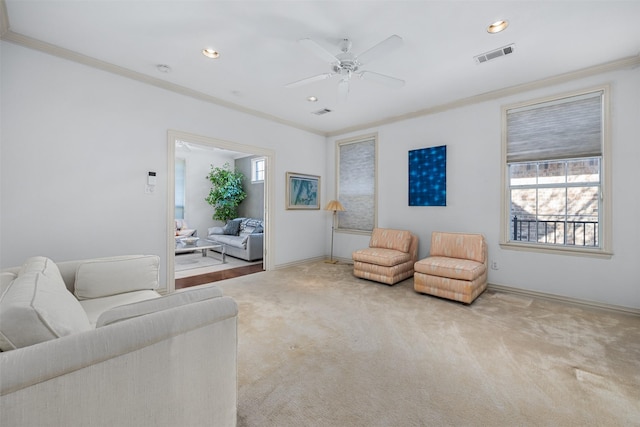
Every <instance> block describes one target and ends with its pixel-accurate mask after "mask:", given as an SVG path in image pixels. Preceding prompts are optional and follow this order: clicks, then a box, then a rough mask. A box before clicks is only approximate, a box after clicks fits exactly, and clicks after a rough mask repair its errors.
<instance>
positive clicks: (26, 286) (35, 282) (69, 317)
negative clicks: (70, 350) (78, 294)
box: [0, 271, 91, 351]
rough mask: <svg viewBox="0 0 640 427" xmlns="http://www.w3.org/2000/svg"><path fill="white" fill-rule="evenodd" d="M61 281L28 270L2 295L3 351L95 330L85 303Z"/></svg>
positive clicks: (0, 326)
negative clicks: (81, 303)
mask: <svg viewBox="0 0 640 427" xmlns="http://www.w3.org/2000/svg"><path fill="white" fill-rule="evenodd" d="M61 280H62V279H60V281H57V280H56V279H55V278H51V277H48V276H46V275H45V274H43V273H42V272H34V271H27V272H25V273H24V274H20V275H18V276H17V277H16V278H15V279H14V280H13V281H12V282H11V283H10V284H9V285H8V286H7V288H6V289H5V291H4V292H3V293H2V295H0V350H2V351H7V350H13V349H16V348H21V347H26V346H29V345H33V344H37V343H40V342H43V341H48V340H51V339H54V338H59V337H62V336H66V335H70V334H73V333H77V332H82V331H86V330H89V329H91V324H90V323H89V319H88V318H87V315H86V313H85V312H84V310H83V309H82V306H80V303H79V302H78V300H76V299H75V298H74V296H73V294H71V292H69V291H68V290H67V288H66V287H65V285H64V283H63V282H62V283H61Z"/></svg>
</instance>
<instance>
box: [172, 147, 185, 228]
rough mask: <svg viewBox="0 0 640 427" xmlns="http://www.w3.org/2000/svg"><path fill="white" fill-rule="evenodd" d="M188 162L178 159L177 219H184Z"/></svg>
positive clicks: (176, 181)
mask: <svg viewBox="0 0 640 427" xmlns="http://www.w3.org/2000/svg"><path fill="white" fill-rule="evenodd" d="M186 170H187V162H186V161H185V159H176V179H175V183H176V192H175V199H176V200H175V214H174V215H175V218H176V219H184V199H185V195H184V194H185V175H186Z"/></svg>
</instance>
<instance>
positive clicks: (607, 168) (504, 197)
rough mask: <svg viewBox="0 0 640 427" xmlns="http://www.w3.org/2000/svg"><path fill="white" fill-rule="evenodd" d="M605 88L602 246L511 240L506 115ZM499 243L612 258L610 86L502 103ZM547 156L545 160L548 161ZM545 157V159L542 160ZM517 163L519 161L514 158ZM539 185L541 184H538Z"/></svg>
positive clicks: (513, 247)
mask: <svg viewBox="0 0 640 427" xmlns="http://www.w3.org/2000/svg"><path fill="white" fill-rule="evenodd" d="M594 92H602V158H601V162H600V173H601V175H600V211H599V217H598V221H599V223H600V224H599V227H598V229H599V234H600V235H599V243H600V245H599V247H583V246H572V245H554V244H548V243H539V242H526V241H516V240H511V235H512V234H511V224H512V220H511V194H510V190H511V186H510V177H509V163H508V162H507V142H508V141H507V134H508V133H507V131H508V129H507V115H508V112H509V111H510V110H513V109H518V108H523V107H529V106H533V105H536V104H543V103H548V102H553V101H558V100H561V99H564V98H570V97H575V96H581V95H587V94H590V93H594ZM501 120H502V144H501V189H502V190H501V198H500V199H501V208H500V247H501V248H503V249H511V250H521V251H529V252H542V253H553V254H564V255H575V256H592V257H600V258H610V257H611V255H612V254H613V253H612V249H611V248H612V215H611V209H612V207H611V189H612V186H611V138H610V123H611V118H610V87H609V85H604V86H598V87H593V88H588V89H583V90H578V91H572V92H567V93H562V94H557V95H551V96H547V97H544V98H538V99H533V100H529V101H525V102H521V103H516V104H509V105H503V106H502V115H501ZM548 160H549V159H547V160H546V161H548ZM539 161H545V160H542V159H541V160H539ZM513 163H518V162H513ZM539 188H540V187H539Z"/></svg>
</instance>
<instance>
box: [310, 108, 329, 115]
mask: <svg viewBox="0 0 640 427" xmlns="http://www.w3.org/2000/svg"><path fill="white" fill-rule="evenodd" d="M330 112H331V110H329V109H328V108H323V109H322V110H318V111H314V112H313V114H315V115H316V116H321V115H323V114H327V113H330Z"/></svg>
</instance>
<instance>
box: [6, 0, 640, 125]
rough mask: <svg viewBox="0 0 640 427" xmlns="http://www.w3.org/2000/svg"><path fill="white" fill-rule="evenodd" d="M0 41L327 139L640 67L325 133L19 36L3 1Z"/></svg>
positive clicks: (553, 80)
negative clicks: (10, 21)
mask: <svg viewBox="0 0 640 427" xmlns="http://www.w3.org/2000/svg"><path fill="white" fill-rule="evenodd" d="M0 39H1V40H5V41H8V42H11V43H14V44H17V45H20V46H24V47H27V48H30V49H34V50H38V51H41V52H44V53H47V54H50V55H53V56H57V57H59V58H64V59H67V60H70V61H74V62H77V63H80V64H83V65H87V66H90V67H93V68H97V69H99V70H102V71H106V72H109V73H113V74H117V75H120V76H122V77H126V78H129V79H133V80H137V81H139V82H142V83H145V84H149V85H152V86H156V87H159V88H161V89H165V90H168V91H171V92H175V93H178V94H181V95H184V96H188V97H191V98H194V99H198V100H200V101H205V102H209V103H212V104H216V105H219V106H222V107H225V108H228V109H231V110H234V111H238V112H240V113H244V114H248V115H251V116H254V117H258V118H261V119H264V120H268V121H272V122H275V123H279V124H282V125H285V126H289V127H292V128H296V129H300V130H302V131H305V132H309V133H312V134H315V135H320V136H324V137H336V136H341V135H346V134H349V133H352V132H361V131H363V130H367V129H371V128H375V127H380V126H384V125H388V124H392V123H397V122H400V121H404V120H409V119H413V118H417V117H422V116H428V115H431V114H437V113H441V112H444V111H448V110H452V109H456V108H461V107H466V106H469V105H473V104H478V103H481V102H486V101H492V100H495V99H499V98H504V97H507V96H510V95H515V94H519V93H522V92H527V91H531V90H535V89H541V88H546V87H549V86H554V85H558V84H561V83H566V82H569V81H572V80H577V79H581V78H585V77H590V76H594V75H598V74H602V73H606V72H610V71H616V70H621V69H633V68H637V67H640V55H636V56H629V57H626V58H621V59H618V60H615V61H611V62H606V63H604V64H599V65H595V66H593V67H587V68H583V69H580V70H576V71H571V72H568V73H564V74H560V75H557V76H553V77H549V78H546V79H541V80H536V81H534V82H529V83H524V84H521V85H516V86H511V87H507V88H503V89H498V90H494V91H490V92H486V93H482V94H479V95H474V96H471V97H468V98H462V99H458V100H455V101H452V102H448V103H445V104H441V105H436V106H433V107H429V108H425V109H421V110H417V111H413V112H409V113H406V114H401V115H398V116H392V117H387V118H385V119H381V120H377V121H373V122H368V123H363V124H359V125H355V126H350V127H346V128H342V129H338V130H335V131H330V132H324V131H321V130H318V129H315V128H311V127H308V126H304V125H301V124H299V123H296V122H292V121H290V120H285V119H282V118H280V117H277V116H273V115H271V114H267V113H264V112H262V111H258V110H254V109H251V108H246V107H243V106H241V105H238V104H234V103H232V102H228V101H225V100H223V99H220V98H216V97H214V96H211V95H207V94H205V93H202V92H199V91H196V90H193V89H189V88H187V87H184V86H181V85H177V84H174V83H170V82H167V81H164V80H161V79H158V78H155V77H150V76H147V75H145V74H142V73H138V72H136V71H132V70H129V69H127V68H124V67H119V66H117V65H114V64H111V63H108V62H105V61H101V60H99V59H96V58H93V57H90V56H87V55H83V54H80V53H77V52H74V51H72V50H69V49H65V48H62V47H60V46H56V45H53V44H50V43H47V42H44V41H42V40H38V39H35V38H32V37H28V36H25V35H22V34H19V33H15V32H13V31H11V29H10V27H9V18H8V15H7V9H6V3H5V0H0Z"/></svg>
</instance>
